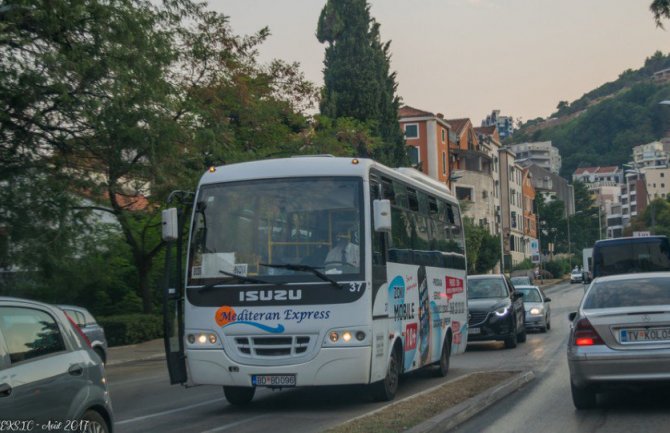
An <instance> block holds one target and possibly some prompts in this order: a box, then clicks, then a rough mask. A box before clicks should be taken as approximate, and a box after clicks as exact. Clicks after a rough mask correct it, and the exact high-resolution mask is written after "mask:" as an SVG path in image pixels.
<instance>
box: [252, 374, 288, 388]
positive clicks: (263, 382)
mask: <svg viewBox="0 0 670 433" xmlns="http://www.w3.org/2000/svg"><path fill="white" fill-rule="evenodd" d="M251 383H252V384H253V385H254V386H295V374H254V375H252V376H251Z"/></svg>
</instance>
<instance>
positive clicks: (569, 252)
mask: <svg viewBox="0 0 670 433" xmlns="http://www.w3.org/2000/svg"><path fill="white" fill-rule="evenodd" d="M566 214H567V218H566V221H567V222H568V262H569V263H570V269H572V253H571V251H570V213H569V212H566Z"/></svg>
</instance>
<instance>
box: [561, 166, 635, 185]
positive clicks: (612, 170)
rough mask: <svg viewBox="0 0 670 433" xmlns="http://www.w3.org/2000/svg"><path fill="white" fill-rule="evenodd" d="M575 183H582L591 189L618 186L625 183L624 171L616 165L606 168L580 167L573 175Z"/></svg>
mask: <svg viewBox="0 0 670 433" xmlns="http://www.w3.org/2000/svg"><path fill="white" fill-rule="evenodd" d="M572 181H573V182H582V183H584V184H586V186H587V187H588V188H589V189H590V188H592V187H594V188H595V187H598V186H600V185H605V186H616V185H619V184H621V183H622V182H623V170H622V169H621V167H617V166H615V165H612V166H605V167H579V168H578V169H576V170H575V172H574V173H573V174H572Z"/></svg>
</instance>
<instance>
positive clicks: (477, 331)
mask: <svg viewBox="0 0 670 433" xmlns="http://www.w3.org/2000/svg"><path fill="white" fill-rule="evenodd" d="M481 332H482V330H481V328H470V329H468V334H481Z"/></svg>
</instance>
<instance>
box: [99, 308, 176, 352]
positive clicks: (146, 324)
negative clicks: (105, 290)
mask: <svg viewBox="0 0 670 433" xmlns="http://www.w3.org/2000/svg"><path fill="white" fill-rule="evenodd" d="M98 323H99V324H100V326H102V327H103V328H104V329H105V335H106V336H107V343H108V344H109V346H124V345H127V344H136V343H141V342H143V341H147V340H153V339H155V338H160V337H162V336H163V319H162V317H161V316H157V315H152V314H119V315H116V316H107V317H99V318H98Z"/></svg>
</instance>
